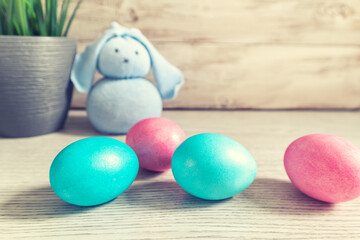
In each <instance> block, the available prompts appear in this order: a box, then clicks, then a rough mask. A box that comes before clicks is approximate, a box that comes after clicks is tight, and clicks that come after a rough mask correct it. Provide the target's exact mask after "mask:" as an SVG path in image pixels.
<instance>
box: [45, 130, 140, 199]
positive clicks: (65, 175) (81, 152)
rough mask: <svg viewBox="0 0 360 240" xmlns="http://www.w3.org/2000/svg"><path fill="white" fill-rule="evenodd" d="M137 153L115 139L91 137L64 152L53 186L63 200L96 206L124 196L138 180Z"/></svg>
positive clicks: (56, 161) (55, 169) (52, 178)
mask: <svg viewBox="0 0 360 240" xmlns="http://www.w3.org/2000/svg"><path fill="white" fill-rule="evenodd" d="M138 170H139V162H138V159H137V156H136V154H135V152H134V151H133V150H132V149H131V148H130V147H129V146H127V145H126V144H125V143H122V142H120V141H118V140H116V139H113V138H107V137H90V138H85V139H82V140H79V141H76V142H74V143H72V144H70V145H69V146H67V147H66V148H64V149H63V150H62V151H61V152H60V153H59V154H58V155H57V156H56V157H55V159H54V161H53V162H52V164H51V167H50V184H51V187H52V189H53V190H54V192H55V193H56V195H58V196H59V197H60V198H61V199H62V200H64V201H66V202H68V203H71V204H75V205H79V206H94V205H98V204H102V203H105V202H108V201H110V200H112V199H114V198H116V197H117V196H119V195H120V194H121V193H122V192H124V191H125V190H126V189H127V188H128V187H129V186H130V185H131V183H132V182H133V181H134V180H135V178H136V175H137V173H138Z"/></svg>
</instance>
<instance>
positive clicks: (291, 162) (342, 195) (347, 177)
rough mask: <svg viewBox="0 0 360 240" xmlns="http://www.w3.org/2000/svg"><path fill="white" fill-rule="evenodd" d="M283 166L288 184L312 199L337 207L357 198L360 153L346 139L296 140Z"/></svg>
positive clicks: (323, 136) (325, 136)
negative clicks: (340, 203) (334, 204)
mask: <svg viewBox="0 0 360 240" xmlns="http://www.w3.org/2000/svg"><path fill="white" fill-rule="evenodd" d="M284 164H285V169H286V172H287V174H288V176H289V178H290V180H291V182H292V183H293V184H294V185H295V186H296V187H297V188H298V189H299V190H300V191H302V192H303V193H305V194H306V195H308V196H310V197H312V198H315V199H318V200H321V201H324V202H329V203H338V202H345V201H349V200H352V199H355V198H357V197H359V196H360V149H359V148H358V147H357V146H355V145H354V144H352V143H351V142H349V141H348V140H346V139H343V138H341V137H337V136H333V135H328V134H311V135H307V136H304V137H301V138H298V139H297V140H295V141H294V142H292V143H291V144H290V146H289V147H288V148H287V150H286V152H285V156H284Z"/></svg>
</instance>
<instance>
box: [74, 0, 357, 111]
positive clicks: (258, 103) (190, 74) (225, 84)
mask: <svg viewBox="0 0 360 240" xmlns="http://www.w3.org/2000/svg"><path fill="white" fill-rule="evenodd" d="M112 21H118V22H119V23H121V24H123V25H126V26H128V27H137V28H140V29H141V30H142V31H143V33H144V34H145V35H146V36H147V37H148V38H149V39H150V40H151V41H152V42H153V43H154V45H155V46H156V47H157V48H158V49H159V51H160V52H162V54H163V55H164V56H165V57H166V58H167V59H168V60H170V61H171V62H172V63H174V64H175V65H177V66H178V67H179V68H180V69H182V70H183V72H184V74H185V79H186V84H185V85H184V87H183V88H182V90H181V92H180V94H179V96H178V98H177V99H176V100H174V101H169V102H166V103H165V107H167V108H205V109H207V108H225V109H242V108H257V109H297V108H348V109H354V108H359V107H360V1H359V0H331V1H330V0H241V1H239V0H221V1H218V0H181V1H180V0H152V1H149V0H86V1H83V5H82V6H81V8H80V9H79V12H78V16H77V18H76V19H75V21H74V24H73V26H72V29H71V32H70V36H72V37H75V38H77V39H78V40H79V47H78V49H79V51H83V49H84V48H85V45H86V44H87V43H89V42H91V41H93V40H95V39H97V38H98V37H100V36H101V35H102V32H103V31H104V30H106V29H107V28H108V26H109V24H110V23H111V22H112ZM100 77H101V76H100V75H97V76H96V78H100ZM85 100H86V95H85V94H79V93H75V95H74V99H73V107H77V108H79V107H84V106H85Z"/></svg>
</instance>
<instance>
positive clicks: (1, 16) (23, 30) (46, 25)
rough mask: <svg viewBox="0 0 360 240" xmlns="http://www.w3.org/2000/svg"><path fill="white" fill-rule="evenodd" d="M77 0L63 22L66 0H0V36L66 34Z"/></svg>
mask: <svg viewBox="0 0 360 240" xmlns="http://www.w3.org/2000/svg"><path fill="white" fill-rule="evenodd" d="M81 2H82V0H78V2H77V4H76V6H75V8H74V10H73V12H72V14H71V16H70V18H69V20H68V21H67V24H65V23H66V18H67V15H68V9H69V5H70V0H62V3H61V8H60V9H58V0H45V1H44V0H0V35H21V36H58V37H59V36H67V34H68V32H69V28H70V26H71V23H72V21H73V19H74V17H75V14H76V11H77V10H78V8H79V6H80V3H81ZM43 5H45V7H43Z"/></svg>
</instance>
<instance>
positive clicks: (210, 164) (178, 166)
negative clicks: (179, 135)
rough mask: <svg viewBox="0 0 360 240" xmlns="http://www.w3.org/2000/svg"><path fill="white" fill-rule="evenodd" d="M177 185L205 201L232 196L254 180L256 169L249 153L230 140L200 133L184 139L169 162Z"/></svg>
mask: <svg viewBox="0 0 360 240" xmlns="http://www.w3.org/2000/svg"><path fill="white" fill-rule="evenodd" d="M171 167H172V172H173V175H174V177H175V180H176V181H177V183H178V184H179V185H180V186H181V187H182V188H183V189H184V190H185V191H187V192H188V193H190V194H192V195H194V196H196V197H199V198H203V199H207V200H220V199H225V198H229V197H232V196H234V195H236V194H238V193H239V192H241V191H243V190H244V189H246V188H247V187H248V186H250V184H251V183H252V182H253V181H254V179H255V176H256V172H257V167H256V162H255V160H254V158H253V157H252V156H251V154H250V153H249V152H248V151H247V150H246V149H245V148H244V147H243V146H242V145H241V144H239V143H238V142H236V141H234V140H232V139H231V138H228V137H225V136H222V135H219V134H213V133H203V134H198V135H194V136H192V137H190V138H188V139H186V140H185V141H184V142H183V143H182V144H181V145H180V146H179V147H178V148H177V149H176V150H175V152H174V155H173V157H172V162H171Z"/></svg>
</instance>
